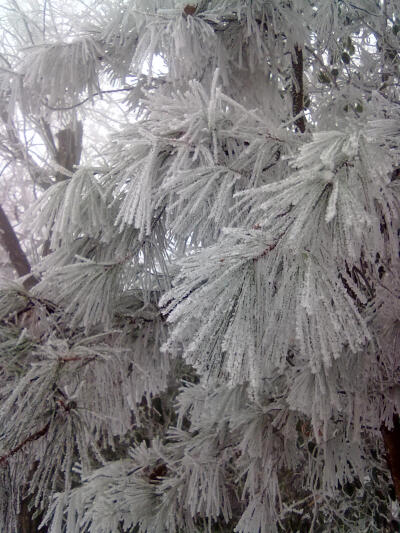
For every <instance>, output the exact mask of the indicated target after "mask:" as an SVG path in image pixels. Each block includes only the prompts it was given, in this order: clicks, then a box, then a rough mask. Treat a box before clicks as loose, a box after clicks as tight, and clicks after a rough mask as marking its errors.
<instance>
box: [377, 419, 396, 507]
mask: <svg viewBox="0 0 400 533" xmlns="http://www.w3.org/2000/svg"><path fill="white" fill-rule="evenodd" d="M381 433H382V436H383V442H384V444H385V449H386V454H387V462H388V465H389V469H390V473H391V475H392V481H393V485H394V490H395V494H396V498H397V501H398V502H400V419H399V415H397V414H396V415H394V416H393V428H392V429H388V428H387V427H386V426H385V425H383V424H382V426H381Z"/></svg>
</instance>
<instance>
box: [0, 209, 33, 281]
mask: <svg viewBox="0 0 400 533" xmlns="http://www.w3.org/2000/svg"><path fill="white" fill-rule="evenodd" d="M0 243H1V245H2V246H3V248H4V249H5V250H6V252H7V253H8V256H9V258H10V261H11V264H12V266H13V268H14V269H15V271H16V272H17V274H18V276H26V275H27V274H29V273H30V271H31V266H30V264H29V261H28V259H27V257H26V255H25V252H24V251H23V249H22V248H21V245H20V243H19V240H18V237H17V235H16V233H15V231H14V228H13V227H12V226H11V224H10V221H9V220H8V217H7V215H6V214H5V212H4V209H3V208H2V206H1V205H0ZM35 283H36V280H35V278H34V277H33V276H31V277H29V278H28V279H26V280H25V282H24V286H25V288H26V289H30V288H32V287H33V285H35Z"/></svg>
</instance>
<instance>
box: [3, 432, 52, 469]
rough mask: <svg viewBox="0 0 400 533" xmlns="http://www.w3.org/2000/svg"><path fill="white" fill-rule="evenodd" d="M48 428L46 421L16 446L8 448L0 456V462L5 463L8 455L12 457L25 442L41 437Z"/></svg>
mask: <svg viewBox="0 0 400 533" xmlns="http://www.w3.org/2000/svg"><path fill="white" fill-rule="evenodd" d="M49 428H50V422H47V424H46V425H45V426H44V427H42V429H39V431H36V433H34V434H33V435H29V437H27V438H26V439H25V440H24V441H22V442H21V443H20V444H18V446H16V447H15V448H13V449H12V450H10V451H9V452H8V453H6V454H5V455H3V456H2V457H0V464H3V463H5V462H6V461H7V460H8V459H9V458H10V457H13V456H14V455H15V454H16V453H18V452H19V451H20V450H21V449H22V448H24V447H25V446H26V445H27V444H29V443H30V442H34V441H35V440H38V439H40V438H41V437H44V436H45V435H46V434H47V432H48V431H49Z"/></svg>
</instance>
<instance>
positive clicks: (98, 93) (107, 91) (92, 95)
mask: <svg viewBox="0 0 400 533" xmlns="http://www.w3.org/2000/svg"><path fill="white" fill-rule="evenodd" d="M134 88H135V87H134V86H132V87H122V88H121V89H108V90H105V91H98V92H97V93H93V94H91V95H90V96H88V97H87V98H85V99H84V100H81V101H80V102H77V103H76V104H73V105H70V106H65V107H53V106H51V105H49V104H47V103H46V102H43V103H44V105H45V106H46V107H47V108H48V109H51V111H70V110H71V109H75V108H76V107H79V106H81V105H83V104H86V102H88V101H89V100H91V99H92V98H93V97H94V96H101V95H103V94H109V93H121V92H123V91H131V90H132V89H134Z"/></svg>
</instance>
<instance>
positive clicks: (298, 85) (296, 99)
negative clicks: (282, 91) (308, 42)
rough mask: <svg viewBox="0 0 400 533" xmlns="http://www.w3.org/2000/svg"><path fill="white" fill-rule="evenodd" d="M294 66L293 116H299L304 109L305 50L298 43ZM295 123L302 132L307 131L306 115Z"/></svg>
mask: <svg viewBox="0 0 400 533" xmlns="http://www.w3.org/2000/svg"><path fill="white" fill-rule="evenodd" d="M292 67H293V83H292V109H293V116H294V117H297V115H299V113H301V112H302V111H303V110H304V82H303V70H304V65H303V50H302V48H300V47H299V46H298V45H296V46H295V47H294V55H292ZM295 124H296V126H297V128H298V129H299V130H300V131H301V133H304V132H305V131H306V119H305V117H304V116H302V117H299V118H298V119H296V120H295Z"/></svg>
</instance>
